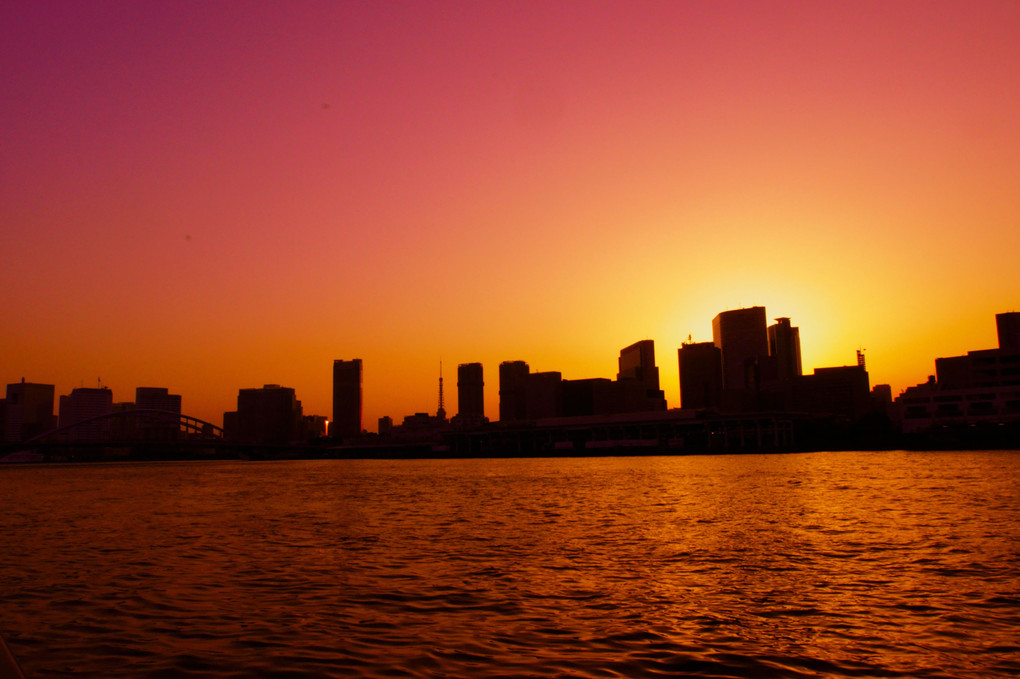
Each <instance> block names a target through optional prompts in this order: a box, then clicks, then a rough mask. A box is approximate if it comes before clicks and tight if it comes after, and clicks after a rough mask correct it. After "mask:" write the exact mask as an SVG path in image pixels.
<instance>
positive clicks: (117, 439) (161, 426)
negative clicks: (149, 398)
mask: <svg viewBox="0 0 1020 679" xmlns="http://www.w3.org/2000/svg"><path fill="white" fill-rule="evenodd" d="M117 423H119V424H120V425H121V426H120V427H119V429H116V428H115V427H113V426H111V425H114V424H117ZM181 432H184V433H185V434H187V435H188V436H189V439H190V440H194V439H195V438H198V439H199V440H207V441H222V440H223V428H222V427H218V426H216V425H215V424H213V423H212V422H206V421H205V420H201V419H199V418H197V417H191V416H190V415H183V414H181V413H177V412H174V411H172V410H157V409H154V408H133V409H131V410H119V411H116V412H112V413H104V414H102V415H95V416H93V417H87V418H85V419H84V420H79V421H77V422H72V423H71V424H65V425H63V426H61V427H57V428H56V429H51V430H50V431H47V432H43V433H42V434H39V435H37V436H33V437H32V438H30V439H28V440H27V441H25V442H24V443H70V442H86V441H87V442H110V443H121V442H130V443H136V442H137V443H145V442H148V441H153V440H159V441H165V440H167V439H168V438H176V437H178V436H179V435H180V433H181ZM160 434H162V435H163V436H164V437H166V438H162V437H159V435H160ZM171 435H173V436H171ZM196 435H197V436H196Z"/></svg>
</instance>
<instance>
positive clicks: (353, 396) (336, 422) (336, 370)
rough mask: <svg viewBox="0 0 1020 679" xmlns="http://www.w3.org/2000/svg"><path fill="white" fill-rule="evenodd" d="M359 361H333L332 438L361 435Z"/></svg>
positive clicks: (360, 376)
mask: <svg viewBox="0 0 1020 679" xmlns="http://www.w3.org/2000/svg"><path fill="white" fill-rule="evenodd" d="M361 379H362V375H361V359H360V358H355V359H353V360H350V361H343V360H336V361H333V424H332V425H330V428H329V433H330V436H333V437H340V438H344V437H349V436H358V435H359V434H361V431H362V430H361Z"/></svg>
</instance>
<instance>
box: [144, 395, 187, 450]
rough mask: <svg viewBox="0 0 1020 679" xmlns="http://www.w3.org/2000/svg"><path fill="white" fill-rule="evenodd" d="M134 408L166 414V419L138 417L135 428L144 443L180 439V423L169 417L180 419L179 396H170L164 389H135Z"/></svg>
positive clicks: (147, 416) (152, 416) (146, 416)
mask: <svg viewBox="0 0 1020 679" xmlns="http://www.w3.org/2000/svg"><path fill="white" fill-rule="evenodd" d="M135 408H137V409H138V410H159V411H162V412H164V413H167V416H166V417H159V416H154V415H144V414H141V415H139V416H138V418H137V420H136V426H137V428H138V436H139V437H140V438H142V439H144V440H146V441H175V440H177V439H178V438H180V436H181V425H180V421H179V420H178V421H174V419H173V418H172V416H171V415H177V416H178V417H180V414H181V396H180V394H171V393H170V390H169V389H167V388H166V387H137V388H136V389H135Z"/></svg>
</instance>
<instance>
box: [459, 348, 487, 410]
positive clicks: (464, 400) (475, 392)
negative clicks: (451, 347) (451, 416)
mask: <svg viewBox="0 0 1020 679" xmlns="http://www.w3.org/2000/svg"><path fill="white" fill-rule="evenodd" d="M484 390H485V382H484V380H483V379H482V364H481V363H461V364H460V365H459V366H457V418H458V421H459V422H461V423H463V424H481V423H483V422H485V392H484Z"/></svg>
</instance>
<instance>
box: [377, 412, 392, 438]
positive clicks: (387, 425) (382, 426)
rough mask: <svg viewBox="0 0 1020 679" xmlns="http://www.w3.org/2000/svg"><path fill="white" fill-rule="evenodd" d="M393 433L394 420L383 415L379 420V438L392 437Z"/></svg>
mask: <svg viewBox="0 0 1020 679" xmlns="http://www.w3.org/2000/svg"><path fill="white" fill-rule="evenodd" d="M392 433H393V418H392V417H390V416H389V415H383V416H382V417H380V418H379V436H390V435H391V434H392Z"/></svg>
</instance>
